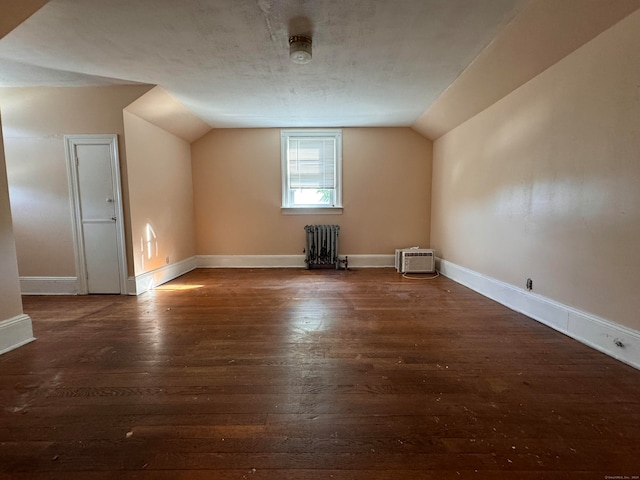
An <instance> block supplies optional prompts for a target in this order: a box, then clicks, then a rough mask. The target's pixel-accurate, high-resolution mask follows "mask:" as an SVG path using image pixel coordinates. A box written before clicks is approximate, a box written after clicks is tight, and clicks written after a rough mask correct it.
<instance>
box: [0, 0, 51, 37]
mask: <svg viewBox="0 0 640 480" xmlns="http://www.w3.org/2000/svg"><path fill="white" fill-rule="evenodd" d="M48 1H49V0H21V1H20V2H4V4H3V5H2V15H0V39H1V38H2V37H4V36H5V35H7V34H8V33H9V32H11V31H12V30H13V29H14V28H16V27H17V26H18V25H20V24H21V23H22V22H24V21H25V20H26V19H27V18H29V17H30V16H31V15H33V14H34V13H36V12H37V11H38V10H40V9H41V8H42V7H43V6H44V4H45V3H47V2H48Z"/></svg>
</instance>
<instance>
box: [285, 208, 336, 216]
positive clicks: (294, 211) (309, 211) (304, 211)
mask: <svg viewBox="0 0 640 480" xmlns="http://www.w3.org/2000/svg"><path fill="white" fill-rule="evenodd" d="M280 211H281V212H282V214H283V215H342V207H317V208H314V207H307V208H305V207H282V208H281V209H280Z"/></svg>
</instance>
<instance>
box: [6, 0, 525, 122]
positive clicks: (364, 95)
mask: <svg viewBox="0 0 640 480" xmlns="http://www.w3.org/2000/svg"><path fill="white" fill-rule="evenodd" d="M527 3H528V0H481V1H469V0H402V1H387V0H348V1H345V0H189V1H175V0H136V1H131V0H50V1H49V2H48V3H47V4H46V5H44V7H42V8H41V9H40V10H39V11H38V12H36V13H35V14H34V15H32V16H31V17H30V18H28V19H27V20H26V21H25V22H24V23H22V24H21V25H20V26H18V27H17V28H16V29H15V30H13V31H12V32H11V33H9V34H8V35H7V36H5V37H4V38H3V39H2V40H1V41H0V85H4V86H26V85H33V86H35V85H68V84H71V85H73V86H77V85H79V84H82V83H83V82H84V83H86V84H90V85H95V84H111V83H117V82H122V81H129V82H139V83H145V84H152V85H159V86H160V87H162V88H163V89H164V90H165V91H167V92H168V93H169V94H170V95H172V96H173V97H175V98H176V99H177V100H178V101H179V102H181V103H182V104H183V105H184V106H185V107H186V108H188V109H189V110H191V111H192V112H193V113H195V114H196V115H197V116H199V117H200V118H202V119H203V120H204V121H205V122H207V123H208V124H209V125H211V126H212V127H282V126H297V127H303V126H314V127H321V126H408V125H411V124H412V123H413V122H414V121H415V119H416V118H417V117H418V116H419V115H421V114H422V113H423V112H424V111H425V110H426V109H427V108H428V107H429V106H430V105H431V104H432V103H433V102H434V101H435V100H436V99H437V98H438V96H439V95H440V94H441V93H442V92H443V91H444V90H445V89H446V88H447V86H449V85H450V84H451V82H453V81H454V80H455V78H456V77H457V76H458V75H459V74H460V73H461V72H462V71H463V70H464V69H465V68H466V67H467V66H468V65H469V63H470V62H471V61H472V60H473V59H474V58H475V57H476V56H477V55H478V54H479V53H480V52H481V51H482V49H483V48H484V47H486V46H487V45H488V44H489V43H490V42H491V41H492V40H493V39H494V38H495V37H496V36H497V35H498V34H499V33H500V32H501V31H502V30H503V29H504V28H505V26H506V25H507V24H508V23H509V22H510V21H511V20H512V19H513V18H514V16H515V15H517V14H518V12H520V11H521V10H522V9H523V8H524V7H525V6H526V5H527ZM305 33H306V34H310V35H311V36H312V38H313V60H312V62H311V63H309V64H307V65H296V64H293V63H291V61H290V60H289V48H288V38H289V35H290V34H305Z"/></svg>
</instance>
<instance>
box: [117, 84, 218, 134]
mask: <svg viewBox="0 0 640 480" xmlns="http://www.w3.org/2000/svg"><path fill="white" fill-rule="evenodd" d="M124 110H125V111H127V112H129V113H131V114H133V115H135V116H137V117H140V118H142V119H143V120H146V121H147V122H149V123H152V124H153V125H155V126H156V127H158V128H161V129H162V130H165V131H167V132H169V133H172V134H173V135H175V136H177V137H179V138H181V139H183V140H185V141H186V142H188V143H193V142H194V141H196V140H197V139H199V138H200V137H202V136H203V135H204V134H206V133H207V132H209V131H210V130H211V129H212V127H211V126H210V125H209V124H208V123H206V122H205V121H204V120H202V119H201V118H200V117H198V116H197V115H195V114H194V113H193V112H191V110H189V109H187V108H186V107H185V106H184V105H182V103H180V102H179V101H178V100H176V99H175V98H174V97H173V96H171V95H170V94H169V93H167V91H166V90H164V89H163V88H162V87H159V86H155V87H153V88H151V89H150V90H149V91H148V92H146V93H145V94H144V95H142V96H141V97H140V98H138V99H137V100H135V101H134V102H132V103H131V104H130V105H128V106H127V107H126V108H125V109H124Z"/></svg>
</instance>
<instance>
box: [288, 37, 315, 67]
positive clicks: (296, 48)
mask: <svg viewBox="0 0 640 480" xmlns="http://www.w3.org/2000/svg"><path fill="white" fill-rule="evenodd" d="M289 58H290V59H291V61H292V62H293V63H297V64H299V65H304V64H305V63H309V62H310V61H311V38H309V37H305V36H304V35H292V36H290V37H289Z"/></svg>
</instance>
